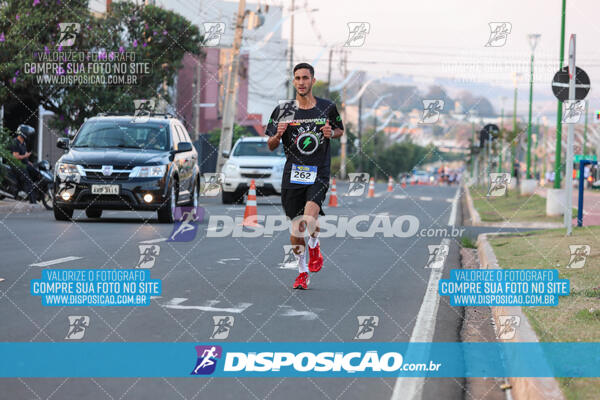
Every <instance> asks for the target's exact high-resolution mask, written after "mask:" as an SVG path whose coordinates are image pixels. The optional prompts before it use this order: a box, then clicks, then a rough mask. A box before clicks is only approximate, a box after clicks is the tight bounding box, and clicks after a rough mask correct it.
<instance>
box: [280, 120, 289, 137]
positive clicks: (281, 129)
mask: <svg viewBox="0 0 600 400" xmlns="http://www.w3.org/2000/svg"><path fill="white" fill-rule="evenodd" d="M287 127H288V123H287V122H280V123H278V124H277V137H278V138H280V139H281V137H282V136H283V133H284V132H285V130H286V129H287Z"/></svg>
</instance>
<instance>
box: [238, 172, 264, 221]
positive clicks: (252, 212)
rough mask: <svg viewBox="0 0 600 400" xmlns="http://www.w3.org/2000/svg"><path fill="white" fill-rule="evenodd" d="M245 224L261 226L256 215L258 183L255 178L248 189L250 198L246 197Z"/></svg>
mask: <svg viewBox="0 0 600 400" xmlns="http://www.w3.org/2000/svg"><path fill="white" fill-rule="evenodd" d="M242 225H243V226H260V225H259V224H258V222H257V216H256V184H255V183H254V179H252V180H251V181H250V189H249V190H248V198H247V199H246V210H245V211H244V222H243V223H242Z"/></svg>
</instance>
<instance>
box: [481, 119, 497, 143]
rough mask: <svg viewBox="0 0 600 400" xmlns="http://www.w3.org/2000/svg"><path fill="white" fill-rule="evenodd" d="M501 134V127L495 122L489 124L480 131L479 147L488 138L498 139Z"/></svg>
mask: <svg viewBox="0 0 600 400" xmlns="http://www.w3.org/2000/svg"><path fill="white" fill-rule="evenodd" d="M499 135H500V128H498V126H497V125H494V124H487V125H486V126H484V127H483V129H481V131H479V147H483V145H484V143H485V141H486V140H496V139H498V136H499Z"/></svg>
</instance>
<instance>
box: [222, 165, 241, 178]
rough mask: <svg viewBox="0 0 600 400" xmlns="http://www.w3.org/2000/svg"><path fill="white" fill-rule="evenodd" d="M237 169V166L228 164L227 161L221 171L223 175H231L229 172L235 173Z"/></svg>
mask: <svg viewBox="0 0 600 400" xmlns="http://www.w3.org/2000/svg"><path fill="white" fill-rule="evenodd" d="M237 170H238V166H237V165H235V164H229V163H227V164H226V165H225V168H223V172H224V173H225V175H231V174H235V173H236V172H237Z"/></svg>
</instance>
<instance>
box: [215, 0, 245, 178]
mask: <svg viewBox="0 0 600 400" xmlns="http://www.w3.org/2000/svg"><path fill="white" fill-rule="evenodd" d="M245 14H246V0H239V4H238V14H237V20H236V23H235V36H234V39H233V48H232V50H231V63H230V64H229V76H228V78H227V88H226V90H225V105H224V106H223V127H222V128H221V140H220V141H219V153H218V154H217V172H221V169H222V168H223V164H225V157H223V152H226V153H229V152H230V151H231V142H232V140H233V124H234V122H235V114H236V111H237V107H236V105H237V86H238V75H239V69H240V46H241V44H242V34H243V32H244V17H245Z"/></svg>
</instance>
